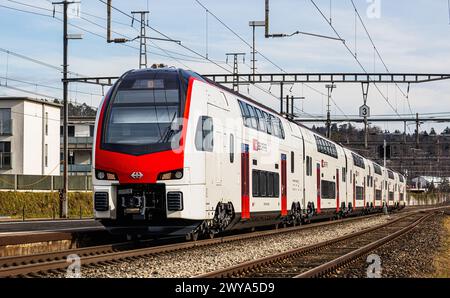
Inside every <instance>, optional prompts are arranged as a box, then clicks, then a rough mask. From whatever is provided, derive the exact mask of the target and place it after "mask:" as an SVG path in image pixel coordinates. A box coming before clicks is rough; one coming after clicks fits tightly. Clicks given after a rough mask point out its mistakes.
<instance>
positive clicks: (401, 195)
mask: <svg viewBox="0 0 450 298" xmlns="http://www.w3.org/2000/svg"><path fill="white" fill-rule="evenodd" d="M404 199H405V195H404V194H402V193H401V194H400V201H403V200H404Z"/></svg>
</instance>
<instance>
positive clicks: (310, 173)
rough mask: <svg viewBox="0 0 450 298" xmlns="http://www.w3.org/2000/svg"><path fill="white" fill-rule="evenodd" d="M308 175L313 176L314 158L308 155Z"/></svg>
mask: <svg viewBox="0 0 450 298" xmlns="http://www.w3.org/2000/svg"><path fill="white" fill-rule="evenodd" d="M306 176H312V158H311V157H310V156H306Z"/></svg>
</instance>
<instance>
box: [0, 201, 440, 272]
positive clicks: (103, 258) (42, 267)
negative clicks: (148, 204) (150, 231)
mask: <svg viewBox="0 0 450 298" xmlns="http://www.w3.org/2000/svg"><path fill="white" fill-rule="evenodd" d="M434 209H439V208H433V209H432V210H434ZM418 212H420V210H414V211H408V214H410V213H418ZM377 215H379V214H372V215H369V216H364V217H352V218H346V219H342V220H336V221H328V222H321V223H316V224H310V225H306V226H297V227H290V228H284V229H278V230H268V231H259V232H253V233H248V234H241V235H233V236H226V237H221V238H216V239H207V240H200V241H195V242H182V243H176V244H169V245H161V246H154V247H145V248H138V249H130V250H125V251H111V250H114V249H119V248H123V246H122V247H121V245H128V244H127V243H123V244H116V245H114V244H113V245H103V246H98V247H87V248H81V249H71V250H65V251H60V252H54V253H42V254H36V255H29V256H18V257H4V258H0V277H14V276H27V275H33V274H41V273H45V272H48V271H53V270H56V271H58V270H64V269H66V268H67V267H68V266H69V265H70V264H69V263H68V262H67V260H66V257H67V256H68V255H71V254H78V255H79V256H80V262H81V265H85V266H87V265H93V264H110V263H111V262H116V261H122V260H127V259H133V258H138V257H146V256H152V255H157V254H163V253H170V252H175V251H180V250H189V249H193V248H198V247H206V246H211V245H220V244H222V243H228V242H235V241H243V240H249V239H254V238H261V237H267V236H271V235H277V234H288V233H295V232H299V231H303V230H309V229H313V228H318V227H323V226H331V225H335V224H340V223H347V222H351V221H356V220H363V219H367V218H370V217H374V216H377ZM102 251H103V252H102ZM2 264H6V266H7V267H6V266H4V267H3V268H1V266H2Z"/></svg>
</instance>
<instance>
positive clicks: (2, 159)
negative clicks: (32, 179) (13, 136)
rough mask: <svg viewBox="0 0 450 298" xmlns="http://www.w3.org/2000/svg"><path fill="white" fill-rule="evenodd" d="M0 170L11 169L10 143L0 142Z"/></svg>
mask: <svg viewBox="0 0 450 298" xmlns="http://www.w3.org/2000/svg"><path fill="white" fill-rule="evenodd" d="M0 169H3V170H6V169H11V142H0Z"/></svg>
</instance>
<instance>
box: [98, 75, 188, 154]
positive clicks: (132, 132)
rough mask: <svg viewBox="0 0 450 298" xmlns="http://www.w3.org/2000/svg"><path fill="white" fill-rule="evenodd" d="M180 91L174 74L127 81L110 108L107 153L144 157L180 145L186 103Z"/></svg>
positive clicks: (106, 136) (141, 77)
mask: <svg viewBox="0 0 450 298" xmlns="http://www.w3.org/2000/svg"><path fill="white" fill-rule="evenodd" d="M181 89H184V88H183V86H182V84H181V80H180V79H179V76H178V72H175V71H172V72H164V73H159V72H154V73H153V72H149V73H145V74H140V75H139V76H138V75H134V76H133V75H131V77H126V78H125V79H124V80H123V81H122V82H121V83H120V85H119V87H118V88H117V90H116V92H115V95H114V97H113V98H112V100H111V102H110V104H109V109H108V115H107V117H106V118H105V120H106V127H105V133H104V135H103V144H104V145H106V147H109V148H105V149H110V150H115V151H120V152H125V153H131V154H145V153H152V152H158V151H164V150H170V149H171V144H178V142H176V138H179V135H180V133H179V132H180V131H181V129H182V126H181V124H182V123H181V120H180V118H182V112H183V111H182V110H183V109H182V106H183V105H182V101H184V96H182V94H184V92H183V91H182V90H181ZM174 141H175V142H174Z"/></svg>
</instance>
